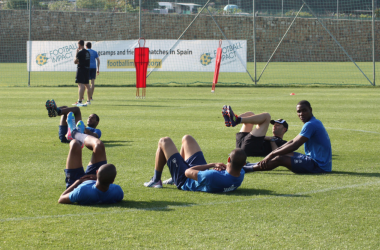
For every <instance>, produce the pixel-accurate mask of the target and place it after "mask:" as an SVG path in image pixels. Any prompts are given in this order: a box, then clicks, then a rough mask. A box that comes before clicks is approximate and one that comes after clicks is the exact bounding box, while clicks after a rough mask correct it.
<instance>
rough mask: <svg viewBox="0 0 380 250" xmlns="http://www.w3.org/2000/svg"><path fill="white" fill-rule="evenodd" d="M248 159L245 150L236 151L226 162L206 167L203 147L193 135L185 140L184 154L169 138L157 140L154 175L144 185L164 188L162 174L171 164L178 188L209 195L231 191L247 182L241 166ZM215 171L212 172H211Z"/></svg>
mask: <svg viewBox="0 0 380 250" xmlns="http://www.w3.org/2000/svg"><path fill="white" fill-rule="evenodd" d="M246 159H247V156H246V154H245V152H244V150H242V149H234V150H233V151H232V152H231V154H230V157H228V163H227V165H225V164H223V163H210V164H207V163H206V160H205V158H204V156H203V153H202V151H201V148H200V147H199V145H198V143H197V142H196V141H195V139H194V138H193V137H192V136H190V135H185V136H184V137H183V138H182V146H181V154H180V153H179V152H178V150H177V148H176V146H175V145H174V143H173V141H172V140H171V139H170V138H169V137H164V138H161V139H160V140H159V141H158V148H157V152H156V159H155V170H154V176H153V178H152V179H151V180H150V181H149V182H146V183H144V186H146V187H153V188H162V182H161V174H162V171H163V169H164V166H165V164H167V165H168V167H169V170H170V174H171V176H172V181H173V182H174V184H175V185H176V186H177V188H178V189H182V190H185V191H202V192H209V193H220V192H230V191H234V190H235V189H237V188H238V187H239V186H240V185H241V183H242V182H243V179H244V170H242V167H243V166H244V164H245V163H246ZM210 168H213V169H212V170H209V169H210Z"/></svg>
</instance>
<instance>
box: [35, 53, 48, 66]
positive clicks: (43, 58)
mask: <svg viewBox="0 0 380 250" xmlns="http://www.w3.org/2000/svg"><path fill="white" fill-rule="evenodd" d="M48 59H49V58H47V57H46V53H43V54H39V55H38V56H37V57H36V63H37V64H38V65H39V66H43V65H45V64H46V63H47V60H48Z"/></svg>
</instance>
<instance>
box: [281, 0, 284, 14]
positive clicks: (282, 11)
mask: <svg viewBox="0 0 380 250" xmlns="http://www.w3.org/2000/svg"><path fill="white" fill-rule="evenodd" d="M281 17H284V0H281Z"/></svg>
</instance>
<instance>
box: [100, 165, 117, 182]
mask: <svg viewBox="0 0 380 250" xmlns="http://www.w3.org/2000/svg"><path fill="white" fill-rule="evenodd" d="M116 174H117V173H116V167H115V166H114V165H113V164H104V165H102V166H101V167H100V168H99V169H98V171H97V174H96V178H97V179H98V181H99V183H100V184H101V185H110V184H112V183H113V182H114V181H115V178H116Z"/></svg>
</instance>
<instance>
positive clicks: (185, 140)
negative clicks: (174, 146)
mask: <svg viewBox="0 0 380 250" xmlns="http://www.w3.org/2000/svg"><path fill="white" fill-rule="evenodd" d="M189 140H194V138H193V137H192V136H191V135H185V136H183V137H182V144H184V143H186V142H188V141H189Z"/></svg>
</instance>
